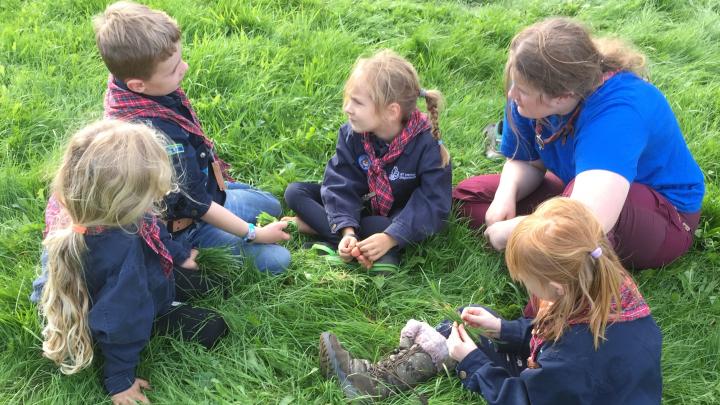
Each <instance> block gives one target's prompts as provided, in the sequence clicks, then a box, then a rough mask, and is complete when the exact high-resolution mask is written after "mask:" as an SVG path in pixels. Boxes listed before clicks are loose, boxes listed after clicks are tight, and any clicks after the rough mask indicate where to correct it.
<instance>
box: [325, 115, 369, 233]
mask: <svg viewBox="0 0 720 405" xmlns="http://www.w3.org/2000/svg"><path fill="white" fill-rule="evenodd" d="M352 136H354V135H353V132H352V130H351V129H350V126H349V125H348V124H346V125H343V126H342V127H341V128H340V130H339V131H338V141H337V147H336V148H335V155H334V156H333V157H332V159H330V161H329V162H328V164H327V166H326V167H325V177H324V179H323V184H322V187H321V188H320V195H321V197H322V201H323V205H324V206H325V212H326V213H327V217H328V224H329V225H330V230H331V231H332V232H333V233H334V232H338V231H339V230H341V229H343V228H346V227H353V228H356V229H357V228H358V226H359V225H360V215H361V211H362V208H363V201H362V196H363V195H365V194H367V192H368V184H367V175H366V174H365V173H364V172H363V171H362V169H360V167H359V166H358V165H357V164H356V163H355V157H354V154H353V151H352V146H351V144H350V142H351V137H352Z"/></svg>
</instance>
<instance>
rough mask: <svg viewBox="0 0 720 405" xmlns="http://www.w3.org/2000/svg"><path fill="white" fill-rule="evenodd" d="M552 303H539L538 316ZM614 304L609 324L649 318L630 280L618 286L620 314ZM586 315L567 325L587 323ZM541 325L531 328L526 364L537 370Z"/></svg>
mask: <svg viewBox="0 0 720 405" xmlns="http://www.w3.org/2000/svg"><path fill="white" fill-rule="evenodd" d="M551 306H552V303H549V302H547V301H544V302H541V303H540V309H539V310H538V316H540V315H541V314H543V313H545V312H546V311H548V310H549V309H550V307H551ZM616 308H617V306H616V303H615V302H613V303H612V304H611V305H610V319H609V321H610V322H628V321H634V320H636V319H640V318H644V317H646V316H650V307H649V306H648V305H647V303H645V299H643V297H642V295H641V294H640V291H639V290H638V288H637V285H635V282H633V280H632V278H630V277H627V278H625V281H624V282H623V284H622V286H620V314H616V313H615V311H616ZM587 322H588V319H587V314H585V315H580V316H579V317H578V318H575V319H569V320H568V324H569V325H577V324H581V323H587ZM542 327H543V325H542V323H540V324H537V325H535V326H534V327H533V330H532V337H531V338H530V357H528V360H527V364H528V368H539V367H540V365H539V364H538V362H537V356H538V351H539V349H540V347H541V346H542V344H543V343H544V342H545V339H544V338H543V336H542Z"/></svg>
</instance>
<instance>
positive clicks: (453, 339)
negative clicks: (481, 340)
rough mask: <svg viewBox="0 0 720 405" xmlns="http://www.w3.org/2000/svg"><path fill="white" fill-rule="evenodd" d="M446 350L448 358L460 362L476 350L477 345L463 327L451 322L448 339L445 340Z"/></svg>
mask: <svg viewBox="0 0 720 405" xmlns="http://www.w3.org/2000/svg"><path fill="white" fill-rule="evenodd" d="M447 348H448V352H449V353H450V357H452V358H453V359H455V360H456V361H458V362H461V361H463V359H464V358H465V357H466V356H467V355H468V354H470V352H472V351H473V350H475V349H477V345H476V344H475V342H473V340H472V339H471V338H470V336H468V334H467V332H466V331H465V327H464V326H463V325H458V324H457V322H453V326H452V330H451V331H450V337H448V339H447Z"/></svg>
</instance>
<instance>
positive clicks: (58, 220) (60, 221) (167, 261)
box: [43, 195, 173, 277]
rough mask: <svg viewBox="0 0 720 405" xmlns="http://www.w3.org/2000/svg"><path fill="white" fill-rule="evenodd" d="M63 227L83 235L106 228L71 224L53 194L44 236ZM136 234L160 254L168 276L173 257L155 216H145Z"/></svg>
mask: <svg viewBox="0 0 720 405" xmlns="http://www.w3.org/2000/svg"><path fill="white" fill-rule="evenodd" d="M65 227H72V230H73V231H74V232H77V233H81V234H83V235H99V234H101V233H103V232H105V231H106V230H107V229H108V228H107V227H105V226H88V227H86V226H83V225H77V224H72V219H71V218H70V215H68V213H67V211H65V209H64V208H63V206H62V204H60V201H58V200H57V199H56V198H55V196H54V195H52V196H50V199H49V200H48V203H47V207H46V208H45V231H44V232H43V234H44V236H47V235H48V234H49V233H50V232H52V231H54V230H56V229H61V228H65ZM138 235H140V237H142V239H143V241H145V244H147V245H148V247H149V248H150V249H152V251H153V252H155V253H157V255H158V256H160V267H161V268H162V270H163V273H164V274H165V276H166V277H169V276H170V273H172V269H173V259H172V256H170V252H169V251H168V250H167V248H166V247H165V244H164V243H163V242H162V240H161V239H160V226H159V225H158V223H157V217H156V216H154V215H148V216H146V217H145V218H144V219H143V221H142V222H141V224H140V227H139V229H138Z"/></svg>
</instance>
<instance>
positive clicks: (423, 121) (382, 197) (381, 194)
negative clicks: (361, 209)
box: [361, 110, 430, 216]
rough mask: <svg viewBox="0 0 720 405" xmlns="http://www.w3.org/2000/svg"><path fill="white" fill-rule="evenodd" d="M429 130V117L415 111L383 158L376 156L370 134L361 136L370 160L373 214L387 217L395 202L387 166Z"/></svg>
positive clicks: (369, 172)
mask: <svg viewBox="0 0 720 405" xmlns="http://www.w3.org/2000/svg"><path fill="white" fill-rule="evenodd" d="M429 128H430V123H429V122H428V119H427V116H426V115H425V114H423V113H421V112H420V111H419V110H415V111H413V113H412V115H411V116H410V119H409V120H408V123H407V125H405V128H403V130H402V133H400V135H398V136H396V137H395V138H394V139H393V140H392V142H390V147H389V148H388V151H387V153H385V155H383V157H381V158H378V157H376V156H375V149H374V148H373V145H372V142H371V141H370V134H369V133H367V132H364V133H362V134H361V136H362V143H363V147H364V148H365V153H367V154H368V157H369V158H370V168H369V169H368V187H369V188H370V193H374V196H373V197H372V199H371V200H370V203H371V204H372V210H373V212H375V213H376V214H377V215H382V216H387V215H388V213H389V212H390V208H392V205H393V200H394V198H393V194H392V187H391V186H390V179H389V178H388V175H387V173H386V172H385V166H386V165H388V164H392V163H393V162H395V160H397V158H398V157H399V156H400V154H402V152H403V150H404V149H405V146H406V145H407V144H408V143H409V142H410V141H412V140H413V138H415V137H416V136H417V135H418V134H419V133H421V132H423V131H426V130H427V129H429Z"/></svg>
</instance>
